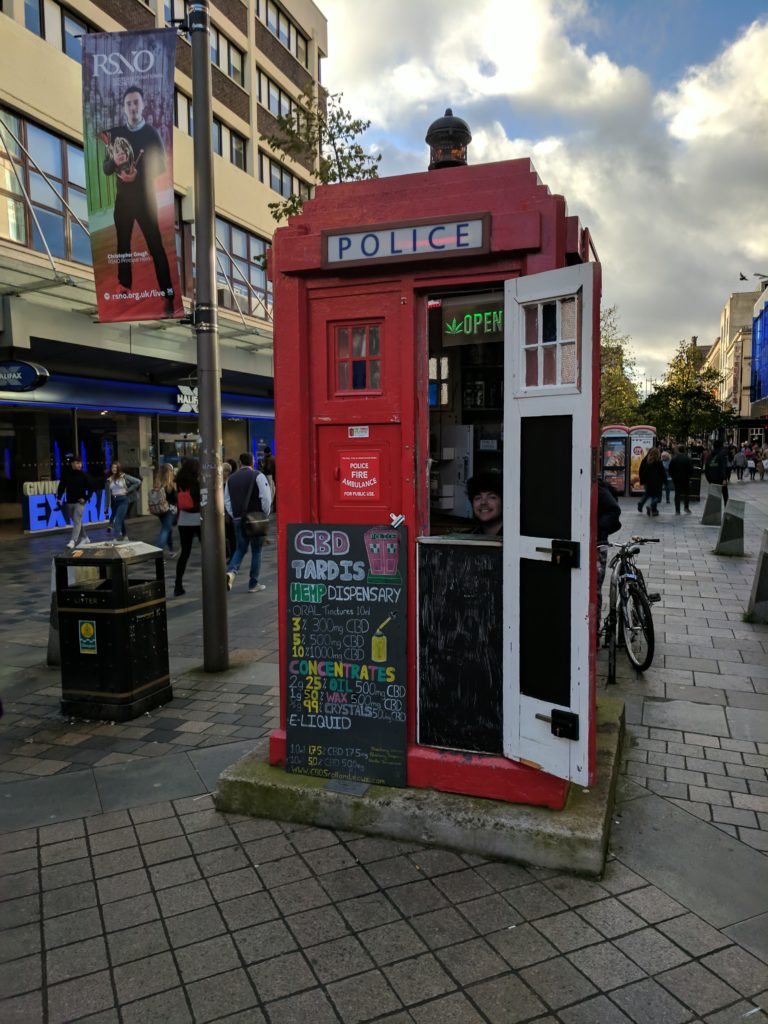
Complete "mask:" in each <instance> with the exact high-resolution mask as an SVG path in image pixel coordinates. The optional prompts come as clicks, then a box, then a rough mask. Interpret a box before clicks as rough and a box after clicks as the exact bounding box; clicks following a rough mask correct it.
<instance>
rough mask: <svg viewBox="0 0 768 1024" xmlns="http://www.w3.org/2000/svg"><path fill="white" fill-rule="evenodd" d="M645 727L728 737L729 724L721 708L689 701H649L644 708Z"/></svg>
mask: <svg viewBox="0 0 768 1024" xmlns="http://www.w3.org/2000/svg"><path fill="white" fill-rule="evenodd" d="M643 725H648V726H651V727H652V728H657V729H680V730H685V731H686V732H699V733H706V734H707V735H710V736H728V735H729V732H728V723H727V721H726V718H725V712H724V711H723V709H722V708H721V707H710V706H707V705H706V704H698V703H696V702H694V701H689V700H669V701H663V702H662V701H649V700H646V701H645V704H644V707H643Z"/></svg>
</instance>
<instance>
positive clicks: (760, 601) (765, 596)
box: [747, 530, 768, 622]
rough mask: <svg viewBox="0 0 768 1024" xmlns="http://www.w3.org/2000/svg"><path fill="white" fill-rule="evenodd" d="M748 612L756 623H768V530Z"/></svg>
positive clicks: (756, 571)
mask: <svg viewBox="0 0 768 1024" xmlns="http://www.w3.org/2000/svg"><path fill="white" fill-rule="evenodd" d="M747 611H748V612H749V613H750V615H751V616H752V618H753V621H754V622H768V530H763V543H762V544H761V545H760V554H759V555H758V556H757V567H756V568H755V582H754V583H753V584H752V593H751V595H750V598H749V605H748V606H747Z"/></svg>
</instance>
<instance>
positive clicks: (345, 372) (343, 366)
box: [338, 363, 349, 391]
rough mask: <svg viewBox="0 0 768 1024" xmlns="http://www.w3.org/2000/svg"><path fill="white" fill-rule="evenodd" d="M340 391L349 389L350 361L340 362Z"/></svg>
mask: <svg viewBox="0 0 768 1024" xmlns="http://www.w3.org/2000/svg"><path fill="white" fill-rule="evenodd" d="M338 372H339V391H349V363H339V369H338Z"/></svg>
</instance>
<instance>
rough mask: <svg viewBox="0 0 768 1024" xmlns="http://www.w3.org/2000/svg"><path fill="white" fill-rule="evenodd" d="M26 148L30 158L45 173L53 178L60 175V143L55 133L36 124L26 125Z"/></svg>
mask: <svg viewBox="0 0 768 1024" xmlns="http://www.w3.org/2000/svg"><path fill="white" fill-rule="evenodd" d="M27 148H28V149H29V152H30V154H31V156H32V159H33V160H34V161H35V163H37V164H38V165H39V166H40V167H42V169H43V170H44V171H45V173H46V174H51V175H53V177H54V178H60V177H61V143H60V142H59V140H58V138H57V137H56V136H55V135H52V134H51V133H50V132H46V131H44V130H43V129H42V128H38V127H37V125H34V124H28V125H27Z"/></svg>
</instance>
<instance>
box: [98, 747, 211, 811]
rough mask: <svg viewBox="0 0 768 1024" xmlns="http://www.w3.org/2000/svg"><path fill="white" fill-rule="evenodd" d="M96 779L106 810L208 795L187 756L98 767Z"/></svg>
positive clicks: (179, 755) (102, 805) (104, 809)
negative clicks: (200, 794) (202, 794)
mask: <svg viewBox="0 0 768 1024" xmlns="http://www.w3.org/2000/svg"><path fill="white" fill-rule="evenodd" d="M93 777H94V781H95V783H96V786H97V788H98V792H99V797H100V800H101V810H103V811H117V810H122V809H123V808H124V807H136V806H139V805H141V804H149V803H156V802H157V801H158V800H178V799H179V797H182V796H197V795H198V794H199V793H205V792H207V790H206V788H205V784H204V783H203V781H202V779H201V778H200V776H199V775H198V773H197V771H196V770H195V767H194V765H193V764H192V762H191V761H190V760H189V758H188V757H187V755H186V754H176V755H172V756H169V757H158V758H154V759H152V760H141V761H138V760H137V761H130V762H128V763H127V764H112V765H107V766H105V767H103V768H95V769H94V770H93ZM93 813H96V812H93Z"/></svg>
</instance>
